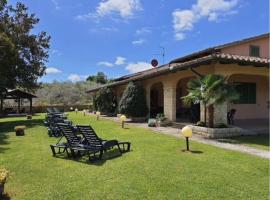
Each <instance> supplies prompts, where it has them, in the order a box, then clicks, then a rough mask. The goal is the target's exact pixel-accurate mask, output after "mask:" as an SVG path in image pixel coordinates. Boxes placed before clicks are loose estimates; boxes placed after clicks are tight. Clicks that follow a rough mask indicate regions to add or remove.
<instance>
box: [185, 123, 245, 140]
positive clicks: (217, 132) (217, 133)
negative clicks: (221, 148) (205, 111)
mask: <svg viewBox="0 0 270 200" xmlns="http://www.w3.org/2000/svg"><path fill="white" fill-rule="evenodd" d="M189 126H190V127H191V129H192V131H193V133H195V134H199V135H202V136H204V137H206V138H230V137H237V136H240V135H242V134H243V129H241V128H239V127H228V128H208V127H202V126H194V125H189Z"/></svg>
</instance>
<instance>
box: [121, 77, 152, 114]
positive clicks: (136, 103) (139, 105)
mask: <svg viewBox="0 0 270 200" xmlns="http://www.w3.org/2000/svg"><path fill="white" fill-rule="evenodd" d="M119 112H120V113H122V114H126V115H128V116H131V117H145V116H146V115H147V113H148V108H147V105H146V98H145V92H144V89H143V88H142V86H140V85H137V84H135V83H133V82H130V83H129V84H128V85H127V87H126V89H125V91H124V93H123V96H122V98H121V100H120V103H119Z"/></svg>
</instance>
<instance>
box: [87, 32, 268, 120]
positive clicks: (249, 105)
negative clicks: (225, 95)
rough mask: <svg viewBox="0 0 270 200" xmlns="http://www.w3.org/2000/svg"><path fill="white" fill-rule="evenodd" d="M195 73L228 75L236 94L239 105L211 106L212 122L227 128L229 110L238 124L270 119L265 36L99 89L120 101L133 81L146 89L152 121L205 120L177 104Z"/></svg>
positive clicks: (199, 109)
mask: <svg viewBox="0 0 270 200" xmlns="http://www.w3.org/2000/svg"><path fill="white" fill-rule="evenodd" d="M197 73H199V74H201V75H207V74H220V75H223V76H226V77H228V82H229V83H230V84H235V85H236V88H237V91H238V93H239V94H240V98H239V100H238V101H237V102H234V103H226V104H223V105H215V106H214V108H215V109H214V122H215V123H227V112H228V111H229V110H231V109H235V110H236V114H235V120H236V121H241V120H242V121H247V120H263V121H268V120H269V34H268V33H267V34H263V35H259V36H255V37H252V38H247V39H243V40H241V41H236V42H232V43H228V44H224V45H220V46H216V47H213V48H208V49H205V50H202V51H199V52H195V53H193V54H190V55H187V56H184V57H181V58H178V59H175V60H172V61H171V62H170V63H168V64H165V65H162V66H159V67H157V68H153V69H150V70H146V71H142V72H138V73H135V74H132V75H128V76H123V77H120V78H118V79H115V82H113V83H111V84H108V85H104V86H101V87H111V88H113V89H114V91H115V94H116V96H117V100H118V101H119V100H120V99H121V96H122V94H123V91H124V89H125V87H126V85H127V84H128V83H129V82H130V81H135V82H138V83H139V84H141V85H142V86H143V87H144V88H145V92H146V100H147V105H148V108H149V116H150V117H154V116H155V115H156V114H157V113H164V114H165V116H166V117H167V118H168V119H169V120H171V121H190V120H192V121H194V120H195V121H199V120H201V121H203V120H204V115H203V113H204V112H203V107H202V106H200V105H185V104H184V103H183V102H182V100H181V97H182V96H185V95H186V94H187V93H188V92H187V82H188V81H189V80H190V79H192V78H196V74H197ZM101 87H98V88H94V89H91V90H89V91H88V92H96V91H98V90H99V89H100V88H101ZM191 111H192V112H191ZM191 115H192V116H191Z"/></svg>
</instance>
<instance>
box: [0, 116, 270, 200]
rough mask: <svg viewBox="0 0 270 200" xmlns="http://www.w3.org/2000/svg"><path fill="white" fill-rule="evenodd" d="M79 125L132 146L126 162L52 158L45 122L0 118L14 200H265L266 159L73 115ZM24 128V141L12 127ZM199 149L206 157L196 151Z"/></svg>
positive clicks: (1, 149)
mask: <svg viewBox="0 0 270 200" xmlns="http://www.w3.org/2000/svg"><path fill="white" fill-rule="evenodd" d="M69 117H70V119H72V121H73V122H74V123H75V124H77V123H79V124H92V126H93V127H94V128H95V129H96V131H97V132H98V134H99V135H100V136H101V137H102V138H107V139H118V140H122V141H130V142H131V143H132V151H131V152H129V153H126V154H124V155H123V156H122V157H116V158H113V159H109V160H103V161H101V162H96V163H89V162H88V161H87V160H86V159H85V160H78V161H75V160H69V159H66V158H65V157H63V158H55V157H53V156H52V155H51V151H50V148H49V144H51V143H55V142H56V141H57V139H56V138H49V137H48V135H47V130H46V128H45V127H44V126H43V125H42V122H43V118H44V116H42V115H41V116H35V117H34V118H33V120H32V121H26V120H25V118H5V119H0V165H2V166H4V167H6V168H7V169H8V170H9V171H10V172H11V174H10V177H9V179H8V183H7V185H6V191H7V193H8V195H9V197H10V198H11V199H12V200H55V199H57V200H66V199H70V200H88V199H89V200H90V199H91V200H94V199H151V200H152V199H153V200H158V199H189V200H196V199H213V200H217V199H222V200H223V199H230V200H231V199H244V200H247V199H260V200H261V199H268V195H269V194H268V189H269V187H268V186H269V185H268V181H269V180H268V175H269V174H268V171H269V167H268V162H269V161H268V160H266V159H262V158H258V157H255V156H250V155H247V154H243V153H238V152H234V151H228V150H224V149H220V148H216V147H213V146H208V145H204V144H199V143H195V142H191V148H192V150H194V151H198V153H185V152H182V151H181V149H183V148H184V146H185V141H184V140H182V139H179V138H175V137H172V136H167V135H162V134H159V133H155V132H152V131H150V130H146V129H142V128H136V127H132V126H129V127H128V128H127V129H121V127H120V124H117V123H115V122H112V121H105V120H100V121H96V120H95V118H93V117H90V116H86V117H84V116H82V114H78V115H75V114H70V115H69ZM17 124H26V125H27V126H28V127H29V128H28V129H27V130H26V136H24V137H16V136H15V133H14V129H13V128H14V126H15V125H17ZM200 151H201V153H199V152H200Z"/></svg>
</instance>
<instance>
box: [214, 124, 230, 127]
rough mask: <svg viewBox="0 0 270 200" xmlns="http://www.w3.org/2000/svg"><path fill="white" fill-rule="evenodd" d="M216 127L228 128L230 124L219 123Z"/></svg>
mask: <svg viewBox="0 0 270 200" xmlns="http://www.w3.org/2000/svg"><path fill="white" fill-rule="evenodd" d="M216 128H228V126H227V125H226V124H224V123H219V124H217V125H216Z"/></svg>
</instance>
